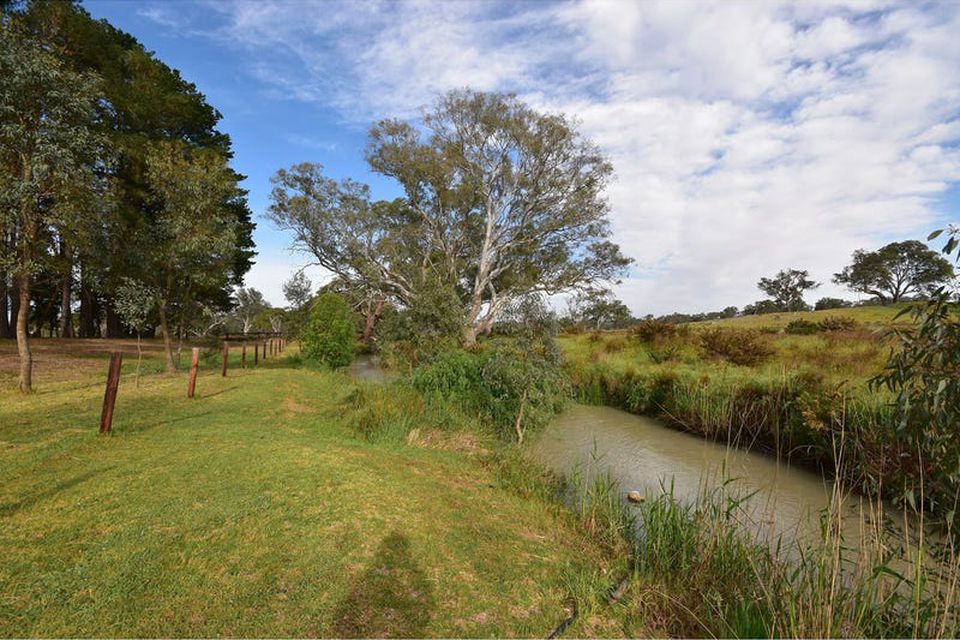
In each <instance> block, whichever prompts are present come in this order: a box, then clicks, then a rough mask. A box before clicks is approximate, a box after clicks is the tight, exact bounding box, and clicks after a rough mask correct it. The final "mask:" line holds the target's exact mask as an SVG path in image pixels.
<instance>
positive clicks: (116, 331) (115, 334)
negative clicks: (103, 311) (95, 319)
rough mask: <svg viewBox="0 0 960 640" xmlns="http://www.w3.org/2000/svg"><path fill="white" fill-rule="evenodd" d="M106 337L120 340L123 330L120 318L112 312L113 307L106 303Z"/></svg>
mask: <svg viewBox="0 0 960 640" xmlns="http://www.w3.org/2000/svg"><path fill="white" fill-rule="evenodd" d="M107 337H108V338H122V337H123V328H122V325H121V323H120V316H119V315H117V312H116V311H114V309H113V305H112V304H110V303H109V302H108V303H107Z"/></svg>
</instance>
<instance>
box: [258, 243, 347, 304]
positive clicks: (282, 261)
mask: <svg viewBox="0 0 960 640" xmlns="http://www.w3.org/2000/svg"><path fill="white" fill-rule="evenodd" d="M308 262H309V261H308V260H307V259H305V258H304V257H303V256H292V255H290V254H289V253H287V252H285V253H280V254H279V255H274V256H271V257H270V258H261V257H258V258H257V259H256V261H255V262H254V264H253V267H252V268H251V269H250V271H248V272H247V274H246V276H245V277H244V279H243V280H244V282H243V284H244V286H246V287H253V288H254V289H256V290H258V291H259V292H260V293H262V294H263V297H264V298H266V300H267V302H269V303H270V304H271V305H273V306H275V307H285V306H287V305H288V303H287V301H286V299H285V298H284V297H283V283H284V282H286V281H287V280H289V279H290V278H291V277H292V276H293V275H294V274H295V273H296V272H297V271H300V270H301V269H302V270H303V272H304V274H305V275H306V276H307V278H309V279H310V282H311V283H313V291H316V290H317V289H318V288H319V287H321V286H323V285H324V284H326V283H327V282H329V281H330V280H331V279H332V276H331V274H330V272H328V271H327V270H326V269H322V268H320V267H317V266H307V267H305V266H304V265H306V264H308Z"/></svg>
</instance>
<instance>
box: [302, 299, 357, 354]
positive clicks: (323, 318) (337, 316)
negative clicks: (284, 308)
mask: <svg viewBox="0 0 960 640" xmlns="http://www.w3.org/2000/svg"><path fill="white" fill-rule="evenodd" d="M356 326H357V322H356V318H355V317H354V314H353V312H352V311H350V306H349V305H348V304H347V301H346V300H344V299H343V297H342V296H341V295H339V294H336V293H324V294H323V295H322V296H320V297H319V298H317V301H316V302H315V303H314V304H313V307H312V308H311V309H310V321H309V322H308V324H307V328H306V330H305V331H304V333H303V342H302V345H303V346H302V350H301V352H302V354H303V357H304V359H306V360H307V361H310V362H318V363H320V364H323V365H326V366H328V367H330V368H332V369H337V368H339V367H345V366H347V365H348V364H350V363H351V362H353V355H354V349H355V343H356V337H357V333H356Z"/></svg>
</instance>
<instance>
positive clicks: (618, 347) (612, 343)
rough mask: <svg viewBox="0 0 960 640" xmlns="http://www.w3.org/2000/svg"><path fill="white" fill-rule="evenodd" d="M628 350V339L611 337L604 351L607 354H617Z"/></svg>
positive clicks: (604, 346)
mask: <svg viewBox="0 0 960 640" xmlns="http://www.w3.org/2000/svg"><path fill="white" fill-rule="evenodd" d="M626 348H627V339H626V338H624V337H623V336H611V337H610V339H609V340H607V342H606V343H605V344H604V345H603V350H604V351H606V352H607V353H617V352H619V351H623V350H624V349H626Z"/></svg>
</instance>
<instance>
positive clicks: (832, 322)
mask: <svg viewBox="0 0 960 640" xmlns="http://www.w3.org/2000/svg"><path fill="white" fill-rule="evenodd" d="M859 327H860V323H859V322H857V321H856V320H854V319H853V318H845V317H843V316H828V317H826V318H824V319H823V320H821V321H820V330H821V331H853V330H854V329H857V328H859Z"/></svg>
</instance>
